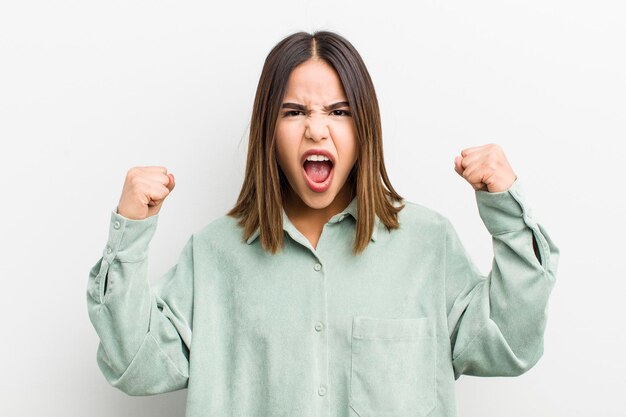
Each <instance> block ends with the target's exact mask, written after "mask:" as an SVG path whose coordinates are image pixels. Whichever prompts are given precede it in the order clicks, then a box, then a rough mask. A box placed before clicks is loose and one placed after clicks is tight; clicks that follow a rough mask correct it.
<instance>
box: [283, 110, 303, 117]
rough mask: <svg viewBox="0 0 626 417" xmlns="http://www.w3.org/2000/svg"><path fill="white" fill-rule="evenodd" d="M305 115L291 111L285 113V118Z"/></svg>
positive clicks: (297, 111) (298, 111)
mask: <svg viewBox="0 0 626 417" xmlns="http://www.w3.org/2000/svg"><path fill="white" fill-rule="evenodd" d="M301 114H303V113H302V112H301V111H300V110H289V111H286V112H284V113H283V117H292V116H299V115H301Z"/></svg>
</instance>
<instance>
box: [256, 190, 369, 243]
mask: <svg viewBox="0 0 626 417" xmlns="http://www.w3.org/2000/svg"><path fill="white" fill-rule="evenodd" d="M282 212H283V230H287V231H288V230H289V229H291V230H293V229H295V226H294V225H293V224H292V223H291V221H290V220H289V217H288V216H287V213H285V209H284V208H283V209H282ZM348 214H350V215H351V216H352V217H354V220H357V219H358V217H357V216H358V210H357V197H356V196H355V197H354V198H353V199H352V201H350V204H348V206H347V207H346V208H345V209H344V210H343V211H342V212H341V213H337V214H335V215H334V216H333V217H331V218H330V220H328V222H329V223H337V222H340V221H342V220H343V219H344V218H345V217H346V215H348ZM379 223H380V219H379V218H378V216H376V215H374V230H373V231H372V237H371V240H372V241H373V242H375V241H376V238H377V235H378V226H379ZM259 234H260V232H259V228H258V227H257V228H256V230H255V231H254V233H252V235H251V236H250V237H249V238H248V240H247V241H246V243H247V244H250V243H252V242H254V240H255V239H256V238H257V237H259Z"/></svg>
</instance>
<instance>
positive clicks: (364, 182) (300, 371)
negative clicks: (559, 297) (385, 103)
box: [87, 32, 559, 417]
mask: <svg viewBox="0 0 626 417" xmlns="http://www.w3.org/2000/svg"><path fill="white" fill-rule="evenodd" d="M454 165H455V170H456V172H457V173H458V174H459V175H460V176H462V178H464V179H465V180H467V182H469V184H471V186H472V187H473V188H474V189H475V190H476V200H477V204H478V209H479V214H480V216H481V218H482V220H483V222H484V224H485V226H486V228H487V230H488V231H489V233H490V234H491V235H492V236H493V250H494V260H493V268H492V270H491V272H490V273H489V274H488V275H487V276H482V275H481V274H480V272H479V271H478V269H477V268H476V267H475V266H474V264H473V263H472V261H471V260H470V259H469V257H468V254H467V252H466V251H465V249H464V247H463V245H462V244H461V241H460V240H459V237H458V235H457V234H456V232H455V230H454V228H453V227H452V225H451V224H450V222H449V221H448V219H447V218H446V217H444V216H443V215H441V214H439V213H437V212H436V211H434V210H431V209H429V208H427V207H424V206H422V205H420V204H417V203H412V202H408V201H404V200H403V199H402V197H400V195H398V193H397V192H396V191H395V190H394V189H393V187H392V186H391V183H390V181H389V179H388V177H387V174H386V170H385V165H384V162H383V147H382V132H381V123H380V115H379V109H378V104H377V99H376V94H375V92H374V87H373V84H372V81H371V79H370V76H369V74H368V72H367V69H366V67H365V65H364V63H363V61H362V60H361V58H360V56H359V54H358V52H357V51H356V50H355V49H354V48H353V46H352V45H351V44H350V43H349V42H348V41H347V40H346V39H344V38H343V37H341V36H339V35H337V34H334V33H331V32H316V33H314V34H312V35H311V34H307V33H302V32H301V33H296V34H293V35H291V36H288V37H287V38H285V39H283V40H282V41H281V42H280V43H278V44H277V45H276V46H275V47H274V48H273V49H272V51H271V52H270V53H269V55H268V57H267V59H266V61H265V65H264V67H263V71H262V74H261V77H260V81H259V84H258V88H257V93H256V98H255V101H254V107H253V111H252V122H251V128H250V141H249V149H248V158H247V166H246V174H245V179H244V183H243V187H242V189H241V193H240V195H239V199H238V201H237V204H236V205H235V207H234V208H233V209H232V210H230V212H229V213H228V214H227V215H225V216H222V217H220V218H218V219H216V220H214V221H212V222H211V223H209V224H208V225H206V226H205V227H204V228H202V229H201V230H199V231H197V232H196V233H193V234H192V236H191V237H190V238H189V239H188V241H187V243H186V245H185V246H184V248H183V250H182V253H181V254H180V258H179V260H178V263H177V264H176V265H175V266H173V267H172V268H171V269H169V270H168V271H167V272H166V273H165V274H164V275H163V276H162V277H160V279H159V280H158V282H157V283H156V285H153V286H151V285H150V284H149V280H148V277H147V265H148V257H147V255H148V245H149V242H150V240H151V239H152V236H153V235H154V232H155V230H156V224H157V218H158V213H159V210H160V209H161V207H162V203H163V201H164V199H165V198H166V197H167V196H168V195H169V193H170V192H171V191H172V190H173V189H174V184H175V183H174V176H173V175H172V174H171V173H168V172H167V169H166V168H165V167H135V168H132V169H130V170H129V171H128V174H127V176H126V180H125V184H124V189H123V191H122V196H121V198H120V201H119V204H118V206H117V208H116V210H113V211H112V213H111V222H110V229H109V231H110V232H109V238H108V242H107V245H106V247H105V250H104V252H103V255H102V257H101V258H100V260H99V261H98V262H97V263H96V264H95V266H94V267H93V268H92V269H91V271H90V274H89V282H88V288H87V303H88V309H89V316H90V319H91V321H92V323H93V325H94V327H95V329H96V331H97V333H98V335H99V337H100V345H99V348H98V353H97V360H98V364H99V366H100V369H101V371H102V373H103V374H104V376H105V377H106V379H107V381H108V382H109V383H110V384H112V385H113V386H115V387H117V388H119V389H121V390H122V391H124V392H126V393H128V394H130V395H148V394H156V393H162V392H167V391H173V390H178V389H182V388H188V396H187V398H188V405H187V414H186V415H187V417H200V416H219V417H227V416H233V417H234V416H237V417H254V416H259V417H261V416H263V417H268V416H272V417H277V416H298V417H304V416H316V417H317V416H333V417H344V416H345V417H347V416H361V417H374V416H375V417H380V416H385V417H393V416H397V417H400V416H402V417H418V416H426V415H429V416H431V417H432V416H446V417H451V416H455V415H456V412H457V411H456V401H455V393H454V381H455V379H458V378H459V376H460V375H461V374H466V375H482V376H495V375H502V376H504V375H511V376H512V375H520V374H522V373H524V372H525V371H527V370H528V369H530V368H531V367H532V366H533V365H534V364H535V363H536V362H537V361H538V360H539V358H540V357H541V355H542V352H543V333H544V328H545V325H546V318H547V316H546V315H547V305H548V297H549V295H550V292H551V289H552V287H553V284H554V281H555V274H556V268H557V262H558V255H559V251H558V249H557V247H556V246H555V245H554V243H553V242H552V240H551V239H550V237H549V236H548V234H547V233H546V230H545V229H544V228H543V227H542V226H541V225H539V224H538V223H537V222H536V221H535V220H534V218H533V217H532V215H531V213H530V210H529V206H528V204H527V203H526V201H525V199H524V196H523V194H522V192H521V188H520V186H519V182H518V180H517V176H516V175H515V173H514V172H513V170H512V168H511V166H510V165H509V163H508V162H507V159H506V157H505V155H504V153H503V152H502V149H501V148H500V147H499V146H497V145H494V144H489V145H484V146H476V147H471V148H468V149H465V150H463V151H462V152H461V155H460V156H457V157H456V158H455V160H454Z"/></svg>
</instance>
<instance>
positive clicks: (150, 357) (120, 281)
mask: <svg viewBox="0 0 626 417" xmlns="http://www.w3.org/2000/svg"><path fill="white" fill-rule="evenodd" d="M157 219H158V215H154V216H151V217H148V218H146V219H144V220H132V219H127V218H126V217H124V216H122V215H120V214H118V213H117V210H113V211H112V212H111V220H110V227H109V237H108V242H107V245H106V247H105V249H104V251H103V254H102V257H101V258H100V259H99V260H98V262H97V263H96V264H95V265H94V266H93V267H92V268H91V270H90V272H89V281H88V285H87V294H86V295H87V307H88V311H89V318H90V320H91V323H92V324H93V326H94V328H95V330H96V332H97V333H98V336H99V338H100V343H99V346H98V351H97V362H98V365H99V367H100V370H101V371H102V373H103V375H104V376H105V378H106V379H107V381H108V382H109V383H110V384H111V385H112V386H114V387H117V388H119V389H120V390H122V391H123V392H125V393H127V394H129V395H151V394H157V393H162V392H168V391H174V390H178V389H182V388H185V387H187V382H188V377H189V350H190V346H191V329H192V307H193V306H192V300H193V298H192V289H193V236H191V237H190V238H189V240H188V241H187V243H186V244H185V246H184V248H183V250H182V252H181V254H180V256H179V259H178V263H177V264H176V265H174V266H173V267H171V268H170V269H169V270H168V271H167V272H166V273H165V274H164V275H163V276H161V277H160V278H159V279H158V281H157V282H156V284H155V285H153V286H151V285H150V283H149V280H148V273H147V269H148V246H149V243H150V240H151V239H152V237H153V235H154V233H155V231H156V225H157Z"/></svg>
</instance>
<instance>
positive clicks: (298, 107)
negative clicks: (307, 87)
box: [281, 101, 350, 112]
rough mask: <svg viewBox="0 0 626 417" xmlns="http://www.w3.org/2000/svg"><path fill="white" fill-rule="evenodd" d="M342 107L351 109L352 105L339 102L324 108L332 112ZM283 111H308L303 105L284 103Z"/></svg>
mask: <svg viewBox="0 0 626 417" xmlns="http://www.w3.org/2000/svg"><path fill="white" fill-rule="evenodd" d="M342 107H350V104H349V103H348V102H347V101H338V102H337V103H333V104H330V105H328V106H324V111H332V110H336V109H340V108H342ZM281 108H282V109H293V110H300V111H303V112H304V111H306V107H305V106H303V105H302V104H298V103H288V102H287V103H283V104H282V106H281Z"/></svg>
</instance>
